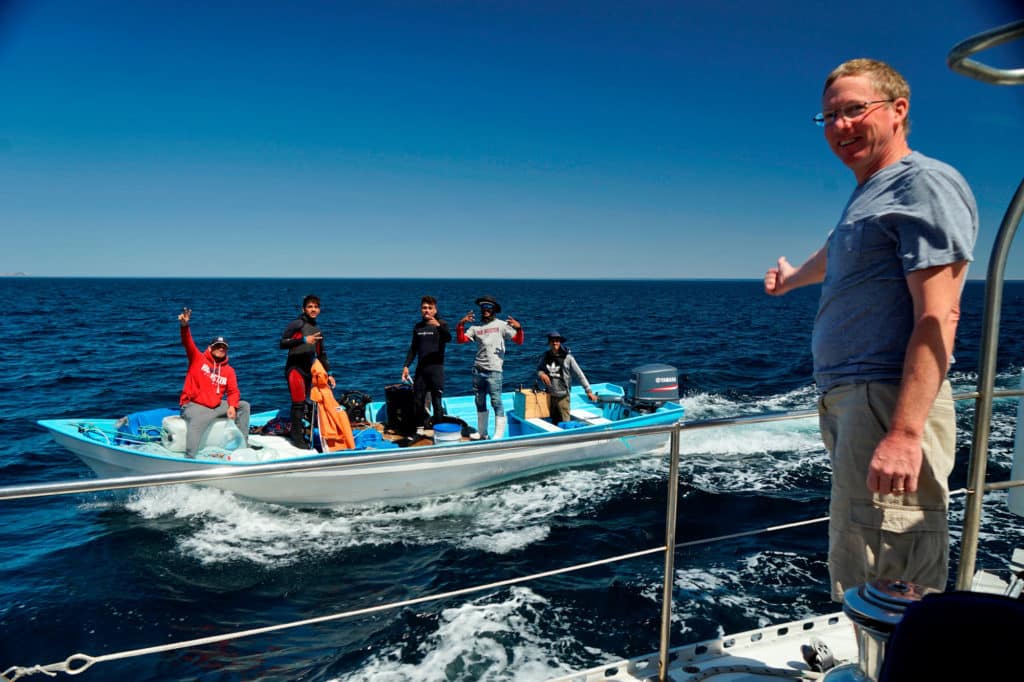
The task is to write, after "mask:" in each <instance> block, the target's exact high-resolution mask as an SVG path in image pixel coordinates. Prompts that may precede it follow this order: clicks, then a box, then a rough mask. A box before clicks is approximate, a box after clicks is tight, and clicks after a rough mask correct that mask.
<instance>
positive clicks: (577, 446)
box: [38, 364, 683, 505]
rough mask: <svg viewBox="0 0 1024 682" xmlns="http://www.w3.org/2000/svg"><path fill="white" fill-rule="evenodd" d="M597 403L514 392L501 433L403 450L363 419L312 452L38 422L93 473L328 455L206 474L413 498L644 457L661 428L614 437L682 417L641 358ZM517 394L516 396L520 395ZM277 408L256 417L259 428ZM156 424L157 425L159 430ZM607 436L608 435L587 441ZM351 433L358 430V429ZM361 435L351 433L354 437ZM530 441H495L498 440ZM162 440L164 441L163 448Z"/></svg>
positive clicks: (267, 488) (83, 422)
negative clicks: (566, 407) (341, 443)
mask: <svg viewBox="0 0 1024 682" xmlns="http://www.w3.org/2000/svg"><path fill="white" fill-rule="evenodd" d="M591 388H592V389H593V391H594V393H596V394H597V396H598V400H597V402H590V401H588V400H587V398H586V395H585V393H584V392H583V391H582V389H580V388H579V387H574V388H573V391H572V405H573V410H572V416H573V421H572V422H570V423H567V424H563V425H556V424H552V423H551V422H550V421H548V420H546V419H543V418H540V417H536V416H530V414H529V412H528V411H526V410H524V409H523V408H524V401H523V400H522V399H517V397H516V393H513V392H509V393H504V394H503V403H504V407H505V412H506V415H507V420H508V423H507V428H506V431H505V434H504V435H503V437H502V438H501V439H499V440H488V441H474V440H471V439H469V438H467V437H462V438H459V439H456V440H444V441H442V440H441V439H440V438H437V442H434V438H433V436H434V434H432V433H431V432H430V431H427V432H425V433H423V434H420V436H419V437H418V438H416V437H413V438H399V439H400V440H403V441H404V442H405V443H406V447H396V446H395V444H394V443H392V442H390V441H387V440H384V441H382V440H381V438H380V437H379V435H378V434H379V433H380V431H381V430H382V427H380V426H377V427H376V428H374V425H373V424H371V425H370V427H369V428H373V429H374V431H375V433H373V434H369V435H372V436H375V437H376V438H375V439H370V440H371V442H372V441H373V440H376V441H377V442H378V443H379V447H370V448H363V449H356V450H343V451H340V452H330V453H320V452H318V451H316V450H302V449H299V448H295V447H293V446H292V445H290V444H289V443H288V441H287V439H286V438H284V437H282V436H271V435H251V436H249V447H248V448H244V449H241V450H235V451H230V450H225V451H222V452H218V453H214V454H212V455H205V456H204V454H203V453H204V451H200V454H199V456H198V457H197V458H195V459H190V458H186V457H185V456H184V453H183V452H175V451H174V449H172V448H173V445H171V444H170V443H168V441H167V434H166V433H164V434H163V436H164V438H163V439H161V438H159V435H157V437H155V438H150V439H141V440H132V439H126V438H125V436H124V434H123V432H119V431H118V420H115V419H91V418H85V419H45V420H41V421H39V422H38V423H39V424H40V426H42V427H44V428H45V429H47V430H49V431H50V433H51V435H52V436H53V438H54V440H55V441H56V442H57V443H59V444H60V445H62V446H64V447H66V448H67V449H68V450H71V451H72V452H74V453H75V454H76V455H78V457H79V458H80V459H81V460H82V461H83V462H84V463H85V464H87V465H88V466H89V468H91V469H92V470H93V471H94V472H95V473H96V474H97V475H98V476H100V477H121V476H135V475H145V474H163V473H178V472H185V471H195V470H197V469H200V470H202V469H210V468H213V467H224V466H229V467H252V466H253V465H255V464H262V463H267V462H274V463H282V462H304V461H313V460H322V459H323V458H325V457H336V458H339V459H340V460H343V461H340V462H339V464H338V466H337V467H336V468H334V467H332V468H330V469H319V470H314V471H303V472H298V473H285V474H276V475H266V476H258V477H257V476H252V477H236V478H227V479H211V480H208V481H204V483H203V484H204V485H210V486H214V487H217V488H222V489H224V490H230V491H232V492H234V493H237V494H238V495H242V496H245V497H249V498H253V499H257V500H262V501H265V502H273V503H279V504H295V505H333V504H344V503H353V502H368V501H374V500H398V499H414V498H418V497H425V496H431V495H439V494H444V493H449V492H453V491H456V490H464V489H470V488H477V487H483V486H488V485H493V484H495V483H500V482H502V481H507V480H510V479H514V478H522V477H526V476H531V475H535V474H538V473H541V472H544V471H549V470H553V469H559V468H564V467H569V466H579V465H585V464H593V463H596V462H602V461H606V460H610V459H616V458H619V457H626V456H631V455H643V454H648V453H651V452H655V451H658V450H663V449H664V448H667V446H668V438H667V436H666V435H665V434H664V433H657V434H640V435H636V434H621V433H619V432H621V431H623V430H626V429H632V428H635V427H641V426H652V425H665V424H671V423H673V422H675V421H678V420H679V419H681V418H682V416H683V407H682V405H681V404H680V402H679V392H678V377H677V373H676V369H675V368H674V367H671V366H669V365H660V364H653V365H644V366H643V367H640V368H637V369H636V370H634V373H633V377H632V379H631V380H630V382H629V384H628V386H627V389H628V390H623V388H622V387H620V386H618V385H616V384H608V383H602V384H594V385H593V386H592V387H591ZM520 395H524V394H522V393H520ZM444 405H445V412H446V414H447V416H449V417H455V418H458V419H461V420H462V421H463V422H465V423H467V424H469V423H475V422H476V406H475V404H474V401H473V397H472V396H460V397H454V398H446V399H445V401H444ZM277 416H278V411H276V410H273V411H269V412H262V413H258V414H254V415H253V416H252V419H251V424H252V426H255V427H259V426H262V425H264V424H266V423H267V422H268V421H270V420H271V419H273V418H275V417H277ZM366 416H367V418H368V419H370V421H371V422H376V423H378V424H383V423H386V422H387V421H388V416H387V405H386V403H378V402H371V403H368V404H367V405H366ZM158 431H159V429H158ZM595 434H607V436H608V437H607V438H594V436H595ZM356 435H357V436H358V435H359V433H358V432H357V433H356ZM359 440H361V439H357V443H358V442H359ZM506 443H507V444H508V445H513V444H514V445H522V444H524V443H530V444H531V445H533V446H532V447H529V448H522V447H518V448H503V447H501V445H502V444H506ZM168 446H170V447H168Z"/></svg>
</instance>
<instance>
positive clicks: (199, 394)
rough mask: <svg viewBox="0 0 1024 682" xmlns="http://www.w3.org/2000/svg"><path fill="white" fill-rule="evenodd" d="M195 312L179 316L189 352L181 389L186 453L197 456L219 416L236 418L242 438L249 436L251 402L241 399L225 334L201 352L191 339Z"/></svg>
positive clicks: (187, 351)
mask: <svg viewBox="0 0 1024 682" xmlns="http://www.w3.org/2000/svg"><path fill="white" fill-rule="evenodd" d="M191 319H192V311H191V310H190V309H189V308H185V309H184V310H183V311H182V313H181V314H180V315H178V322H180V323H181V345H182V346H184V347H185V353H186V354H187V355H188V373H187V374H186V375H185V385H184V387H182V389H181V400H180V403H181V417H182V419H184V420H185V425H186V427H187V430H186V435H185V456H186V457H193V458H194V457H195V456H196V452H197V451H198V450H199V443H200V442H202V440H203V435H204V434H205V433H206V429H207V428H208V427H209V426H210V424H212V423H213V420H214V419H217V418H218V417H227V418H228V419H233V420H234V422H235V425H236V426H237V427H238V430H239V431H241V432H242V437H243V438H248V435H249V403H247V402H246V401H244V400H241V399H240V398H241V395H242V394H241V392H240V391H239V390H238V379H237V378H236V377H235V370H234V369H233V368H232V367H231V366H230V365H228V342H227V340H225V338H224V337H223V336H218V337H216V338H215V339H214V340H213V341H211V342H210V345H209V346H207V348H206V350H205V351H200V350H199V347H198V346H196V342H195V341H193V340H192V331H191V330H190V329H189V326H188V325H189V321H190V320H191Z"/></svg>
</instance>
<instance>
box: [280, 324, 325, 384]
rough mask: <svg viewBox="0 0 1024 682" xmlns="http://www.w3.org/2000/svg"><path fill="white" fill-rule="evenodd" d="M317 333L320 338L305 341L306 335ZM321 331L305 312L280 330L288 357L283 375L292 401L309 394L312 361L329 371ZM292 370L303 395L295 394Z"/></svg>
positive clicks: (282, 344)
mask: <svg viewBox="0 0 1024 682" xmlns="http://www.w3.org/2000/svg"><path fill="white" fill-rule="evenodd" d="M317 333H319V334H320V335H321V338H320V340H319V341H316V342H314V343H306V337H307V336H310V335H312V334H317ZM322 336H323V332H322V330H321V329H320V327H318V326H317V324H316V321H315V320H312V319H310V318H309V317H307V316H306V314H305V313H302V314H301V315H299V316H298V317H297V318H295V319H294V320H292V321H291V323H289V325H288V326H287V327H285V328H284V331H283V332H281V343H280V346H281V348H286V349H288V359H287V360H286V361H285V364H284V375H285V378H286V379H287V380H288V387H289V391H290V392H291V394H292V402H300V401H304V400H305V399H306V398H307V397H308V395H309V388H310V385H311V383H312V381H313V375H312V374H311V373H310V370H311V369H312V367H313V361H314V360H319V361H320V364H322V365H323V366H324V369H325V370H326V371H327V373H328V374H330V372H331V364H330V362H328V360H327V353H326V351H324V340H323V338H322ZM292 372H297V373H298V374H299V376H300V377H301V378H302V382H303V384H304V385H305V395H302V396H297V395H296V390H295V386H296V382H295V380H294V377H293V375H292Z"/></svg>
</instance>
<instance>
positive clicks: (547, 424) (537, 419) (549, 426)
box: [523, 417, 562, 431]
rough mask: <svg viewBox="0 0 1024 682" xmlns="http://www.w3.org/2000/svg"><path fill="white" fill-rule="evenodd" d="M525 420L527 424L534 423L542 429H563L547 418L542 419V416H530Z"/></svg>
mask: <svg viewBox="0 0 1024 682" xmlns="http://www.w3.org/2000/svg"><path fill="white" fill-rule="evenodd" d="M523 421H525V422H526V423H527V424H533V425H534V426H536V427H537V428H539V429H540V430H541V431H561V430H562V429H561V428H559V427H558V426H556V425H554V424H552V423H551V422H549V421H547V420H546V419H541V418H540V417H530V418H529V419H524V420H523Z"/></svg>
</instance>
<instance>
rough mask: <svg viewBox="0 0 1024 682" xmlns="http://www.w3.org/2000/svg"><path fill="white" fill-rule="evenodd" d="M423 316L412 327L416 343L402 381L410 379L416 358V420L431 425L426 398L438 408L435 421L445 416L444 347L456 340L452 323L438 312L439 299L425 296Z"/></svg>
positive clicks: (435, 409)
mask: <svg viewBox="0 0 1024 682" xmlns="http://www.w3.org/2000/svg"><path fill="white" fill-rule="evenodd" d="M420 315H422V316H423V319H422V320H420V321H419V322H417V323H416V326H415V327H413V328H412V342H411V343H410V344H409V352H408V353H406V355H405V367H403V368H402V381H409V365H411V364H412V361H413V360H414V359H415V360H416V375H415V378H414V379H413V396H414V397H413V400H414V406H415V407H414V409H415V410H416V423H417V424H420V425H422V426H427V410H426V399H427V393H428V392H429V393H430V403H431V405H432V406H433V410H434V417H433V420H434V422H437V420H438V418H440V417H441V416H442V415H444V406H443V405H442V404H441V398H442V396H443V395H444V348H445V344H447V343H448V342H449V341H451V340H452V333H451V331H449V330H448V323H447V322H445V321H444V320H442V319H441V317H440V316H439V315H438V314H437V300H436V299H435V298H434V297H433V296H424V297H423V298H422V300H421V301H420Z"/></svg>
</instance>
